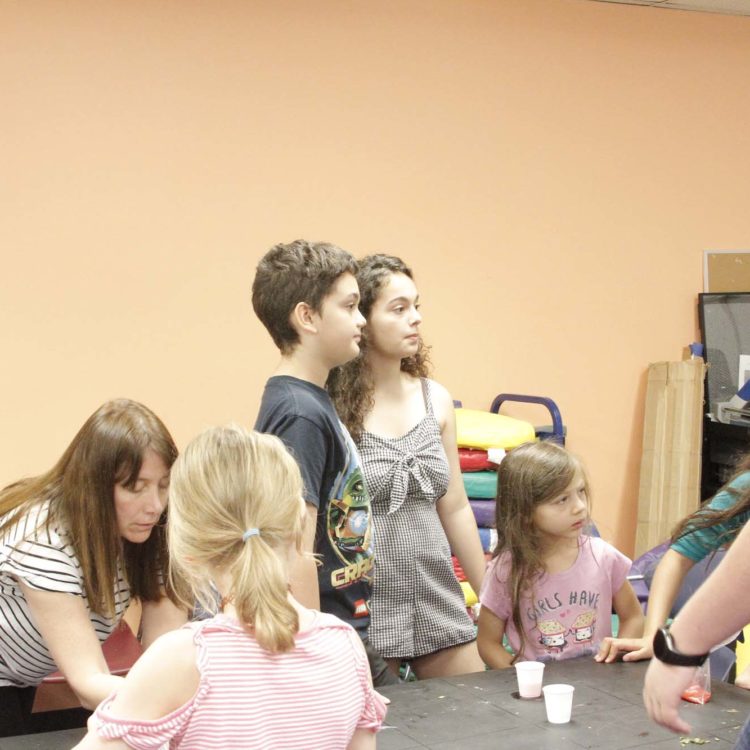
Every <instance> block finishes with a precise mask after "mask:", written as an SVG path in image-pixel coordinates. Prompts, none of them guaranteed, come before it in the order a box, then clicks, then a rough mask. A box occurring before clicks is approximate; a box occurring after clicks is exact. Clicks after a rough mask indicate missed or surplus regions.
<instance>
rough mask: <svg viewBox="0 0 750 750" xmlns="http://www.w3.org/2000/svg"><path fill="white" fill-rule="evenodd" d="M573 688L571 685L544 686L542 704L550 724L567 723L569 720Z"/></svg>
mask: <svg viewBox="0 0 750 750" xmlns="http://www.w3.org/2000/svg"><path fill="white" fill-rule="evenodd" d="M574 690H575V688H574V687H573V686H572V685H545V686H544V706H545V708H546V709H547V721H548V722H549V723H550V724H567V723H568V722H569V721H570V712H571V711H572V709H573V691H574Z"/></svg>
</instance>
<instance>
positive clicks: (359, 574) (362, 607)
mask: <svg viewBox="0 0 750 750" xmlns="http://www.w3.org/2000/svg"><path fill="white" fill-rule="evenodd" d="M346 436H347V441H346V442H347V448H348V452H347V461H346V469H345V470H344V471H343V472H342V473H341V474H340V475H339V476H338V478H337V480H336V481H335V482H334V485H333V488H332V492H331V500H330V502H329V503H328V512H327V515H326V532H327V534H326V536H327V537H328V542H329V544H330V545H331V548H332V549H333V551H334V552H335V553H336V557H338V558H339V560H341V562H342V563H343V564H344V567H342V568H337V569H335V570H332V571H331V585H332V586H333V587H334V588H337V589H338V588H346V587H347V586H350V585H351V584H353V583H356V582H357V581H359V580H365V581H368V582H369V581H370V580H371V577H372V568H373V552H372V547H373V544H372V518H371V510H370V496H369V494H368V493H367V487H366V486H365V480H364V477H363V476H362V469H361V467H360V465H359V460H358V456H357V452H356V448H355V447H354V443H352V442H351V438H350V437H349V435H348V433H346ZM357 610H358V612H360V611H361V614H358V613H355V617H358V616H362V617H364V616H366V615H367V614H368V612H369V608H368V603H367V602H365V601H364V600H362V601H359V602H357Z"/></svg>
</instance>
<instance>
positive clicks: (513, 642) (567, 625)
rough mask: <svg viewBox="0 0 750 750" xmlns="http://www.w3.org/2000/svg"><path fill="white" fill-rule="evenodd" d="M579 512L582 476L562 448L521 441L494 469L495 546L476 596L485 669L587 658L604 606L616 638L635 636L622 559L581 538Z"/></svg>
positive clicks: (634, 604) (633, 601)
mask: <svg viewBox="0 0 750 750" xmlns="http://www.w3.org/2000/svg"><path fill="white" fill-rule="evenodd" d="M589 512H590V503H589V489H588V481H587V479H586V474H585V472H584V470H583V467H582V466H581V464H580V462H579V461H578V460H577V459H576V458H575V457H574V456H572V455H571V454H570V453H568V452H567V451H566V450H565V449H564V448H561V447H560V446H558V445H555V444H553V443H548V442H546V443H545V442H542V443H528V444H526V445H522V446H520V447H518V448H516V449H514V450H512V451H511V452H510V453H509V454H508V455H507V456H506V457H505V459H504V460H503V462H502V463H501V464H500V467H499V470H498V489H497V505H496V519H497V534H498V542H497V547H496V548H495V552H494V556H493V560H492V562H491V563H490V566H489V568H488V570H487V573H486V574H485V578H484V582H483V585H482V589H481V592H480V597H479V598H480V601H481V604H482V608H481V612H480V615H479V635H478V642H479V652H480V654H481V655H482V658H483V659H484V661H485V662H486V663H487V664H488V665H489V666H490V667H492V668H495V669H502V668H504V667H509V666H511V664H513V663H514V662H515V661H516V660H526V659H530V660H539V661H548V660H557V659H569V658H572V657H575V656H583V655H593V654H596V653H597V650H598V645H599V643H600V642H601V641H602V640H603V639H604V638H606V637H607V636H611V634H612V631H611V612H612V608H613V607H614V610H615V612H616V613H617V615H618V617H619V619H620V633H621V635H623V636H624V637H637V636H640V635H641V633H642V632H643V613H642V612H641V607H640V604H639V603H638V599H637V597H636V595H635V592H634V591H633V589H632V587H631V585H630V584H629V583H628V581H627V580H626V576H627V573H628V571H629V570H630V565H631V563H630V560H628V558H627V557H625V556H624V555H623V554H621V553H620V552H618V551H617V550H616V549H615V548H614V547H613V546H612V545H610V544H607V542H605V541H603V540H602V539H599V538H598V537H590V536H588V535H587V534H586V527H587V525H588V523H589ZM503 636H507V638H508V641H509V644H510V647H511V648H512V650H513V653H509V652H508V651H507V650H506V649H505V648H504V646H503Z"/></svg>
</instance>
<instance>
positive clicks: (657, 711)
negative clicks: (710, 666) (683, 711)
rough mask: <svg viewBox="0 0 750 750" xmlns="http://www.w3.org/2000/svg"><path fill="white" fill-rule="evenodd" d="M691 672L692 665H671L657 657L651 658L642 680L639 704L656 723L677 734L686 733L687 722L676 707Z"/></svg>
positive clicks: (687, 728) (688, 729) (693, 668)
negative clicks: (641, 698) (640, 701)
mask: <svg viewBox="0 0 750 750" xmlns="http://www.w3.org/2000/svg"><path fill="white" fill-rule="evenodd" d="M694 675H695V667H674V666H672V665H670V664H664V662H661V661H659V660H658V659H652V660H651V664H649V665H648V670H647V671H646V679H645V681H644V683H643V704H644V705H645V706H646V711H647V712H648V715H649V716H650V717H651V718H652V719H653V720H654V721H655V722H656V723H657V724H661V725H662V726H663V727H666V728H667V729H670V730H672V731H673V732H678V733H680V734H689V733H690V725H689V724H688V723H687V722H686V721H685V720H684V719H683V718H682V717H681V716H680V714H679V712H678V710H677V709H678V708H679V706H680V700H681V696H682V694H683V692H685V690H686V689H687V688H688V687H690V684H691V683H692V681H693V677H694Z"/></svg>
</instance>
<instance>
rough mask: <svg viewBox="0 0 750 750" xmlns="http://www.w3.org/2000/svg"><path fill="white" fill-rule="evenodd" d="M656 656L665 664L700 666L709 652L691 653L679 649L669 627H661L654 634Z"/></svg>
mask: <svg viewBox="0 0 750 750" xmlns="http://www.w3.org/2000/svg"><path fill="white" fill-rule="evenodd" d="M654 656H655V657H656V658H657V659H658V660H659V661H663V662H664V663H665V664H673V665H674V666H676V667H700V666H701V664H703V662H704V661H706V659H708V654H697V655H689V654H683V653H682V652H680V651H678V650H677V646H675V645H674V640H673V639H672V634H671V633H670V632H669V628H659V629H658V630H657V631H656V635H655V636H654Z"/></svg>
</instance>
